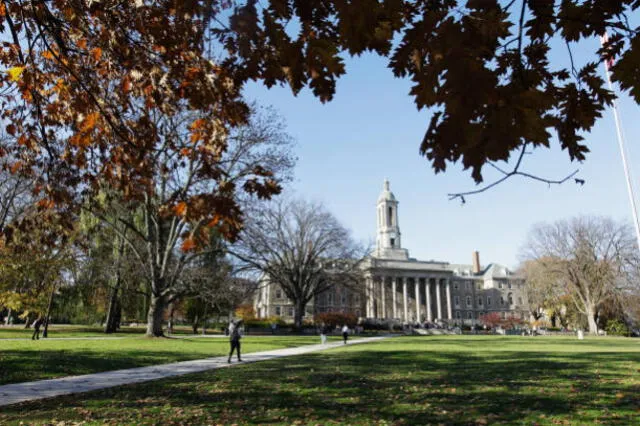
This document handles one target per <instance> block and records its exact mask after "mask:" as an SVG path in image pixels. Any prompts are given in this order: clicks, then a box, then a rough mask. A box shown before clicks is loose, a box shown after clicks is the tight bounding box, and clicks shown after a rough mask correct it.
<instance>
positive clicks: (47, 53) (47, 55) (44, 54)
mask: <svg viewBox="0 0 640 426" xmlns="http://www.w3.org/2000/svg"><path fill="white" fill-rule="evenodd" d="M40 55H42V57H43V58H45V59H48V60H50V61H53V60H54V59H55V58H54V56H53V53H51V52H50V51H48V50H44V51H43V52H42V53H41V54H40Z"/></svg>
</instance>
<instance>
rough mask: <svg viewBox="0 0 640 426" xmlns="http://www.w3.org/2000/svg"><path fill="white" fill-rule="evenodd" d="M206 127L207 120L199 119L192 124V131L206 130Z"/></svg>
mask: <svg viewBox="0 0 640 426" xmlns="http://www.w3.org/2000/svg"><path fill="white" fill-rule="evenodd" d="M206 125H207V120H205V119H204V118H198V119H197V120H194V121H193V123H191V129H192V130H199V129H204V127H205V126H206Z"/></svg>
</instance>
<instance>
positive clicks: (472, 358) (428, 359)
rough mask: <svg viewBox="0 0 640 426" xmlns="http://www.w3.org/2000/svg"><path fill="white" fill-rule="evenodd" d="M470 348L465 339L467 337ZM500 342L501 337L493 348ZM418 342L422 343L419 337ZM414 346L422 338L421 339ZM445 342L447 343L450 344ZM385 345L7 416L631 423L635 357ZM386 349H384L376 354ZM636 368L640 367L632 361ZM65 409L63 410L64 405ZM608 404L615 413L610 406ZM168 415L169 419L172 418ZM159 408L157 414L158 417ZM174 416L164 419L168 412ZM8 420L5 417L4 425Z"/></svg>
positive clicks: (635, 404) (68, 400) (638, 358)
mask: <svg viewBox="0 0 640 426" xmlns="http://www.w3.org/2000/svg"><path fill="white" fill-rule="evenodd" d="M460 342H461V343H464V344H468V343H469V342H468V341H466V340H461V341H460ZM494 342H495V341H494ZM411 343H412V344H413V343H414V342H411ZM416 343H417V342H416ZM447 343H448V342H447ZM416 346H417V347H416V348H415V349H411V350H402V349H400V350H395V351H394V350H389V347H388V346H386V347H385V350H376V347H375V345H374V344H371V345H362V346H355V345H354V346H352V347H347V348H346V349H347V350H334V351H328V352H324V353H313V354H308V355H304V356H299V357H293V358H283V359H278V360H272V361H265V362H260V363H255V364H249V365H246V366H241V367H239V368H232V369H223V370H217V371H212V372H207V373H199V374H196V375H188V376H182V377H178V378H172V379H168V380H162V381H157V382H150V383H146V384H143V385H131V386H124V387H121V388H116V389H110V390H105V391H99V392H93V393H90V394H86V395H82V397H77V396H76V397H64V398H57V399H55V400H51V401H45V402H41V403H34V404H23V405H22V406H15V407H7V408H6V409H5V413H6V414H5V415H6V416H7V417H6V418H7V419H12V418H15V419H17V418H19V415H20V413H23V412H29V413H30V415H29V419H30V420H34V421H44V420H47V419H50V418H51V417H50V416H53V417H55V418H56V419H58V420H65V419H70V420H78V419H80V420H82V419H84V418H86V413H85V414H83V415H84V416H85V417H83V415H80V414H78V413H83V412H85V411H83V410H86V409H87V408H88V407H100V408H97V409H94V410H93V411H92V416H94V417H90V418H91V419H93V420H96V419H98V420H100V419H102V418H110V419H116V420H117V421H122V422H125V423H126V422H131V421H134V420H133V419H137V418H138V417H136V416H138V415H140V413H149V415H150V416H151V417H150V419H153V420H154V421H163V418H164V417H163V416H164V415H167V416H170V417H167V419H171V420H172V421H176V422H178V421H183V422H192V423H207V422H209V421H211V422H213V423H221V424H233V423H237V424H291V423H294V422H296V421H297V422H301V423H302V424H307V423H308V424H329V423H336V422H337V423H344V424H376V423H380V422H384V423H386V424H415V425H424V424H452V425H458V424H459V425H462V424H498V423H503V424H513V423H523V422H524V423H538V424H545V423H549V424H551V423H554V422H565V421H568V422H570V423H575V424H585V423H591V422H593V421H595V420H598V421H600V422H604V423H607V424H631V423H637V422H638V421H639V420H640V417H639V416H638V411H637V410H638V408H639V400H638V398H637V396H636V395H638V391H639V390H640V389H639V386H640V385H638V384H637V381H636V383H633V382H632V381H631V382H630V381H629V377H630V376H632V375H633V373H634V372H637V370H638V365H640V354H639V353H637V352H628V353H612V352H591V353H587V352H585V353H576V352H565V353H563V352H553V353H549V352H546V353H540V352H519V351H518V352H516V351H502V352H498V351H496V352H495V353H493V352H482V353H478V354H476V353H474V352H472V351H468V350H467V351H457V350H453V349H451V348H449V349H447V350H444V349H437V350H430V349H429V345H428V344H426V345H421V344H417V345H416ZM378 349H380V348H378ZM628 365H633V368H634V370H633V371H626V370H624V369H623V367H624V366H628ZM61 406H64V407H68V408H66V409H65V411H64V412H63V413H61V412H60V409H59V407H61ZM607 407H609V408H610V409H609V408H607ZM165 412H166V413H165ZM153 413H155V414H153ZM162 413H165V414H162ZM1 419H2V417H0V420H1Z"/></svg>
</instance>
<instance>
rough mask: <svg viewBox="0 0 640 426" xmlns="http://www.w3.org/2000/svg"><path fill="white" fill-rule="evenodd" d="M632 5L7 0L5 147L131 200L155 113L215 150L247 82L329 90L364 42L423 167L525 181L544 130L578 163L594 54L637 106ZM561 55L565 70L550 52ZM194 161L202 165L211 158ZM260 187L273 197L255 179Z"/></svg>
mask: <svg viewBox="0 0 640 426" xmlns="http://www.w3.org/2000/svg"><path fill="white" fill-rule="evenodd" d="M638 7H640V3H639V2H638V1H637V0H610V1H595V0H588V1H583V0H562V1H534V0H467V1H463V0H428V1H427V0H421V1H408V0H336V1H330V2H329V1H325V0H307V1H304V2H302V1H298V0H269V1H266V2H258V1H257V0H194V1H184V2H180V1H175V0H157V1H148V0H136V1H133V0H132V1H120V0H102V1H88V0H57V1H37V2H36V1H30V2H9V1H2V2H1V3H0V30H1V31H2V36H3V41H4V42H5V43H4V44H3V45H2V47H1V49H0V64H2V65H3V66H4V67H5V69H7V70H8V71H7V72H6V73H3V74H2V76H1V77H0V84H2V86H3V91H2V93H0V98H1V99H2V102H3V118H5V119H6V120H7V123H8V125H7V126H6V130H7V133H8V134H9V136H11V138H10V139H11V141H10V142H3V146H2V153H3V154H5V155H8V156H10V158H11V159H12V165H11V168H12V170H15V171H21V172H23V173H27V174H28V173H29V172H30V169H31V168H32V167H40V166H42V167H44V168H46V170H47V173H45V174H43V175H42V178H41V182H40V185H39V186H38V188H39V189H41V190H42V191H45V192H46V193H47V194H48V196H49V197H51V198H52V200H53V201H55V202H56V203H62V204H68V203H69V202H70V201H73V200H74V199H75V198H77V197H75V196H74V193H75V192H77V189H78V185H80V184H82V187H81V188H82V189H85V190H89V189H91V188H92V185H93V184H94V183H95V182H96V180H100V179H102V178H104V177H105V176H106V177H108V178H110V179H112V180H114V181H116V182H117V184H118V186H120V187H122V189H123V191H125V192H127V193H131V194H136V195H138V196H144V194H145V192H146V191H148V169H149V165H148V162H149V155H152V154H150V153H151V152H152V151H153V143H154V142H155V134H156V130H157V129H156V127H155V126H154V125H153V124H152V123H151V122H150V118H151V117H152V114H156V113H157V112H158V111H161V112H162V113H163V114H172V113H173V112H174V111H176V110H179V109H182V108H184V107H187V108H189V109H191V110H195V111H198V112H200V113H202V115H204V116H209V117H212V118H213V119H212V120H209V121H207V122H206V123H202V122H199V121H194V123H193V126H192V128H191V133H192V135H193V138H194V140H197V141H202V142H203V143H204V144H205V145H207V146H208V147H210V148H211V150H212V151H214V152H216V151H219V150H224V147H225V143H224V139H223V138H217V137H214V135H217V134H219V133H224V132H226V131H227V130H228V128H229V126H237V125H239V124H242V123H244V122H246V120H247V118H248V108H247V105H246V103H245V102H244V100H243V99H242V98H241V92H242V88H243V87H244V84H245V83H246V82H247V81H252V80H258V81H262V82H264V83H265V84H266V85H267V86H272V85H275V84H288V85H289V86H290V87H291V89H292V90H293V92H294V93H298V92H300V91H301V90H302V89H303V88H304V87H305V86H309V87H310V88H311V90H312V92H313V93H314V94H315V95H316V96H317V97H318V98H320V99H321V100H322V101H328V100H330V99H331V98H332V96H333V95H334V92H335V89H336V80H337V79H338V78H339V77H340V76H341V75H343V74H344V73H345V72H346V70H345V66H344V57H345V56H346V55H359V54H362V53H363V52H367V51H372V52H375V53H377V54H379V55H381V56H383V57H386V58H388V66H389V67H390V68H391V69H392V71H393V73H394V74H395V75H396V76H398V77H403V78H408V79H410V80H411V81H412V82H413V87H412V88H411V91H410V94H411V96H413V98H414V100H415V103H416V106H417V107H418V108H419V109H423V108H426V109H430V110H431V112H433V114H432V116H431V118H430V119H429V123H428V127H427V130H426V132H425V136H424V138H423V140H422V143H421V145H420V152H421V153H422V154H423V155H425V156H426V157H427V159H428V160H429V161H430V162H431V163H432V165H433V167H434V169H435V170H436V172H439V171H443V170H445V168H446V167H447V163H448V162H456V161H461V162H462V164H463V165H464V167H465V168H468V169H471V173H472V177H473V179H474V180H475V181H476V182H481V181H482V180H483V173H482V170H483V167H484V166H485V165H487V164H491V165H494V166H495V164H493V162H496V161H507V160H509V159H510V158H511V160H512V162H513V163H512V165H513V169H507V168H502V167H498V166H496V167H497V169H498V170H500V172H501V173H502V174H503V176H502V178H503V179H506V178H508V177H510V176H514V175H517V174H520V175H528V174H527V173H525V172H524V171H523V170H522V169H521V167H522V160H523V158H524V154H525V153H526V152H527V150H528V149H534V148H548V147H549V146H550V145H551V144H552V143H554V141H555V139H554V136H557V140H558V143H559V144H560V146H561V147H562V148H563V149H564V150H566V151H567V153H568V155H569V158H570V159H571V160H577V161H582V160H583V159H585V156H586V153H587V152H588V150H589V149H588V144H587V142H586V141H585V140H584V136H583V134H584V133H586V132H588V131H589V130H590V129H591V128H592V127H593V125H594V123H595V121H596V120H597V119H598V118H599V117H600V116H601V115H602V112H603V109H604V108H605V107H606V106H607V104H609V103H610V102H611V101H612V99H613V98H614V95H613V94H612V93H610V92H609V91H607V90H606V89H605V87H604V85H605V82H604V80H603V78H602V77H601V76H600V74H599V72H598V70H597V66H598V63H600V62H602V61H604V60H607V61H610V60H614V59H615V63H614V64H613V66H612V76H613V80H614V81H617V82H618V83H619V84H620V87H621V88H622V89H623V90H624V91H627V92H628V93H630V94H631V95H632V96H633V97H634V99H636V101H640V80H639V79H638V78H637V76H638V74H639V73H640V69H639V67H640V65H639V64H640V61H639V60H638V57H639V56H640V34H639V30H638V28H634V27H633V26H632V23H633V19H629V15H631V14H632V13H634V12H636V11H637V9H638ZM605 31H608V32H609V33H610V37H609V42H608V43H607V44H606V46H605V47H604V48H603V49H598V50H597V51H595V52H593V55H592V57H591V58H587V59H586V62H584V63H579V61H578V58H577V57H576V56H574V55H573V54H572V51H573V48H574V47H575V46H576V44H577V43H579V42H581V41H583V40H587V39H591V38H594V37H598V36H600V35H602V34H603V33H605ZM552 42H554V43H552ZM552 45H556V46H559V48H560V49H566V50H565V51H564V52H552V51H551V46H552ZM558 54H560V55H562V56H568V57H569V59H570V60H569V61H568V62H569V64H565V63H554V62H552V61H551V58H552V57H553V56H555V55H558ZM470 76H472V78H469V77H470ZM199 118H200V117H198V119H199ZM170 149H174V147H170ZM199 155H200V156H201V158H202V161H203V162H205V164H207V165H208V166H209V169H210V172H211V173H212V174H213V175H214V176H215V175H216V172H217V168H216V162H215V158H212V157H211V156H210V155H207V154H205V153H204V152H201V153H200V154H199ZM68 188H73V190H69V189H68ZM253 189H254V190H255V189H257V188H255V187H254V188H253ZM260 189H261V190H262V191H264V193H265V195H268V194H271V193H273V192H275V191H277V188H276V185H274V184H269V182H268V179H267V182H263V184H262V185H260ZM458 195H462V194H458ZM184 201H185V202H187V203H188V204H194V205H195V204H198V203H199V201H198V199H187V200H184ZM168 207H171V206H168ZM219 207H220V205H219V203H217V202H213V201H211V202H210V203H208V205H207V208H208V211H210V212H211V217H214V216H215V215H216V214H218V216H219V217H221V216H227V215H229V216H231V217H229V219H230V220H231V222H238V218H239V214H240V213H239V212H236V211H230V210H228V209H225V208H219ZM217 210H220V211H217ZM236 230H237V229H236Z"/></svg>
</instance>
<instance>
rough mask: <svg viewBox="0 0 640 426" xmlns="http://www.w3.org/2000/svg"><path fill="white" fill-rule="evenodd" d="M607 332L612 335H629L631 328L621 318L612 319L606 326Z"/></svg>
mask: <svg viewBox="0 0 640 426" xmlns="http://www.w3.org/2000/svg"><path fill="white" fill-rule="evenodd" d="M605 330H606V331H607V334H609V335H611V336H628V335H629V329H628V328H627V325H626V324H625V323H623V322H622V321H620V320H619V319H612V320H609V321H608V322H607V326H606V327H605Z"/></svg>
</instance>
